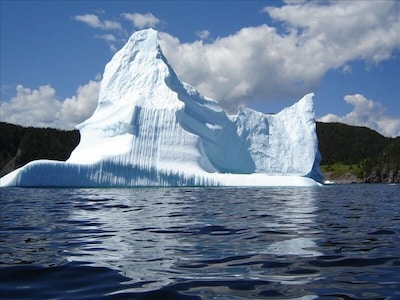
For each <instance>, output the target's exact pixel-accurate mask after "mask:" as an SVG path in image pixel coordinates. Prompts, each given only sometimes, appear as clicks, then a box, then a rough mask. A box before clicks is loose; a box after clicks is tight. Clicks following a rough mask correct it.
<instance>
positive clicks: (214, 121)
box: [0, 29, 322, 187]
mask: <svg viewBox="0 0 400 300" xmlns="http://www.w3.org/2000/svg"><path fill="white" fill-rule="evenodd" d="M312 97H313V94H308V95H306V96H304V97H303V98H302V99H301V100H299V101H298V102H297V103H295V104H294V105H292V106H291V107H288V108H285V109H283V110H282V111H281V112H279V113H277V114H263V113H261V112H257V111H254V110H252V109H249V108H245V109H240V110H239V112H238V113H237V114H236V115H233V116H232V115H227V114H226V113H225V112H224V110H223V109H222V108H221V107H220V106H219V104H218V102H217V101H215V100H213V99H210V98H207V97H205V96H203V95H201V94H200V93H199V92H198V91H197V90H196V89H195V88H193V87H192V86H190V85H189V84H186V83H184V82H182V81H180V80H179V78H178V77H177V75H176V74H175V72H174V71H173V69H172V68H171V66H170V65H169V64H168V61H167V59H166V57H165V56H164V55H163V53H162V50H161V47H160V43H159V39H158V32H157V31H155V30H153V29H146V30H142V31H138V32H135V33H133V34H132V36H131V37H130V38H129V40H128V42H127V43H126V44H125V45H124V46H123V48H121V50H119V51H118V52H117V53H116V54H115V55H114V56H113V58H112V59H111V61H110V62H109V63H108V64H107V65H106V67H105V70H104V74H103V79H102V82H101V87H100V93H99V100H98V106H97V108H96V110H95V111H94V113H93V115H92V116H91V117H90V118H89V119H87V120H86V121H84V122H83V123H81V124H79V125H78V126H77V128H78V129H79V131H80V134H81V141H80V143H79V144H78V146H77V147H76V148H75V149H74V151H73V152H72V153H71V156H70V157H69V159H68V160H67V161H66V162H60V161H51V160H37V161H33V162H30V163H28V164H26V165H25V166H23V167H21V168H19V169H17V170H14V171H13V172H11V173H9V174H7V175H5V176H4V177H2V178H1V179H0V186H3V187H4V186H25V187H29V186H32V187H38V186H46V187H57V186H59V187H61V186H63V187H96V186H97V187H118V186H314V185H320V183H321V182H322V175H321V172H320V170H319V162H320V154H319V151H318V140H317V135H316V128H315V116H314V108H313V99H312Z"/></svg>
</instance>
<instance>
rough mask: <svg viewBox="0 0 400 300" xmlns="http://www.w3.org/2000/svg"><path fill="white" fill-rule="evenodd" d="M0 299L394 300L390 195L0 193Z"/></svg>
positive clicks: (399, 220)
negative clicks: (315, 299)
mask: <svg viewBox="0 0 400 300" xmlns="http://www.w3.org/2000/svg"><path fill="white" fill-rule="evenodd" d="M0 193H1V194H0V196H1V199H0V298H1V299H314V298H317V299H400V186H399V185H392V186H390V185H338V186H326V187H321V188H137V189H18V188H6V189H0Z"/></svg>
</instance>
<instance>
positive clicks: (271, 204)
mask: <svg viewBox="0 0 400 300" xmlns="http://www.w3.org/2000/svg"><path fill="white" fill-rule="evenodd" d="M75 191H76V196H75V199H76V203H77V204H76V205H75V207H74V209H73V211H71V215H70V217H69V218H70V222H71V224H80V225H78V226H79V227H80V228H77V229H76V234H75V236H74V237H71V243H72V245H70V247H69V248H68V249H69V250H68V252H67V253H65V254H66V255H67V257H68V260H70V261H79V262H86V263H88V264H90V265H93V266H103V267H108V268H111V269H114V270H117V271H118V272H120V273H121V274H123V275H124V276H126V277H129V278H131V279H132V281H134V282H141V283H142V284H141V286H140V287H138V288H137V289H135V291H138V290H141V291H146V290H150V289H153V288H155V287H157V288H160V287H163V286H166V285H170V284H175V283H176V282H182V281H187V280H191V281H193V280H211V281H219V280H221V279H224V280H234V281H236V280H242V279H248V280H263V281H268V282H279V283H286V284H287V283H290V284H295V283H296V284H298V283H301V282H307V281H310V280H313V278H315V277H316V274H313V272H305V273H306V274H296V272H288V269H290V268H295V267H294V266H297V264H299V266H300V265H301V261H302V259H306V258H307V257H310V256H311V257H312V256H318V255H320V252H319V251H318V250H317V245H316V242H315V239H316V237H318V233H319V231H318V229H317V228H316V226H315V211H316V207H315V197H314V194H315V193H316V190H315V189H311V188H297V189H295V188H283V189H282V188H281V189H278V188H268V189H265V188H264V189H249V188H222V189H221V188H191V189H186V188H180V189H179V188H143V189H138V188H137V189H79V190H75ZM189 290H190V289H189Z"/></svg>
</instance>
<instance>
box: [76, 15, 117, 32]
mask: <svg viewBox="0 0 400 300" xmlns="http://www.w3.org/2000/svg"><path fill="white" fill-rule="evenodd" d="M73 19H74V20H75V21H79V22H83V23H85V24H86V25H88V26H90V27H93V28H100V29H103V30H120V29H122V27H121V24H120V23H119V22H116V21H110V20H105V21H101V20H100V18H99V17H98V16H96V15H94V14H86V15H76V16H74V17H73Z"/></svg>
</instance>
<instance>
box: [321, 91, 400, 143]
mask: <svg viewBox="0 0 400 300" xmlns="http://www.w3.org/2000/svg"><path fill="white" fill-rule="evenodd" d="M344 101H345V102H346V103H348V104H350V105H352V106H353V110H352V111H351V112H349V113H348V114H347V115H345V116H337V115H334V114H327V115H325V116H323V117H322V118H320V119H319V121H321V122H340V123H345V124H349V125H354V126H366V127H369V128H372V129H374V130H376V131H378V132H379V133H381V134H382V135H385V136H388V137H397V136H400V119H399V118H393V117H390V116H388V115H387V114H386V112H387V109H386V108H385V107H384V106H383V105H382V104H380V103H379V102H376V101H374V100H370V99H367V98H365V97H364V96H363V95H361V94H355V95H346V96H345V97H344Z"/></svg>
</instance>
